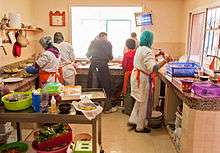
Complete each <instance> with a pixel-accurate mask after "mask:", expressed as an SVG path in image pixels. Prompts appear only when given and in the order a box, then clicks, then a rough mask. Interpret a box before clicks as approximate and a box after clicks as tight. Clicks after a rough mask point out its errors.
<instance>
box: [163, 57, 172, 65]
mask: <svg viewBox="0 0 220 153" xmlns="http://www.w3.org/2000/svg"><path fill="white" fill-rule="evenodd" d="M164 59H165V61H166V63H169V62H170V61H172V60H173V58H172V57H171V56H170V55H164Z"/></svg>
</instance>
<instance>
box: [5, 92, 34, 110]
mask: <svg viewBox="0 0 220 153" xmlns="http://www.w3.org/2000/svg"><path fill="white" fill-rule="evenodd" d="M14 94H16V95H24V94H25V95H28V96H27V97H26V98H25V99H22V100H19V101H9V100H8V98H9V97H10V96H13V95H14ZM2 102H3V103H4V107H5V108H6V109H7V110H11V111H18V110H24V109H27V108H29V107H30V106H31V105H32V96H31V92H14V93H11V94H8V95H5V96H3V97H2Z"/></svg>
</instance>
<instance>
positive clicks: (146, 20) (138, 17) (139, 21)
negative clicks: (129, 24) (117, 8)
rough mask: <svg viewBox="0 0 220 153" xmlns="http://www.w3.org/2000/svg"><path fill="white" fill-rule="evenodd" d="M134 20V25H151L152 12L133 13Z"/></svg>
mask: <svg viewBox="0 0 220 153" xmlns="http://www.w3.org/2000/svg"><path fill="white" fill-rule="evenodd" d="M135 21H136V26H143V25H152V24H153V22H152V14H151V13H146V12H141V13H135Z"/></svg>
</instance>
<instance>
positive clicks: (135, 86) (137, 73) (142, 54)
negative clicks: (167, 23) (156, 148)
mask: <svg viewBox="0 0 220 153" xmlns="http://www.w3.org/2000/svg"><path fill="white" fill-rule="evenodd" d="M152 44H153V33H152V32H150V31H144V32H143V33H142V34H141V37H140V46H139V47H138V48H137V50H136V53H135V57H134V69H133V71H132V74H131V96H132V97H133V98H134V99H135V105H134V108H133V110H132V113H131V116H130V118H129V122H128V124H129V125H132V126H134V127H135V131H136V132H142V133H149V132H150V131H151V130H150V129H149V128H148V119H150V118H151V114H152V106H153V100H152V97H153V95H152V94H153V89H152V81H151V79H152V77H151V75H152V73H153V72H157V71H158V69H159V68H160V67H162V66H163V65H164V64H166V63H167V62H169V61H170V60H171V58H170V57H169V56H167V57H166V58H165V60H164V61H162V62H161V63H159V64H157V63H156V60H155V55H154V54H153V52H152V49H151V47H152Z"/></svg>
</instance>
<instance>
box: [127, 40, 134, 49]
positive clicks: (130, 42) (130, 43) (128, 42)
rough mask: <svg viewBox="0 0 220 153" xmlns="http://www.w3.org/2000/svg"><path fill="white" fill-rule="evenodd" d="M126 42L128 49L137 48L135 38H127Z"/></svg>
mask: <svg viewBox="0 0 220 153" xmlns="http://www.w3.org/2000/svg"><path fill="white" fill-rule="evenodd" d="M125 44H126V46H127V48H128V49H135V48H136V43H135V41H134V39H127V40H126V43H125Z"/></svg>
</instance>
